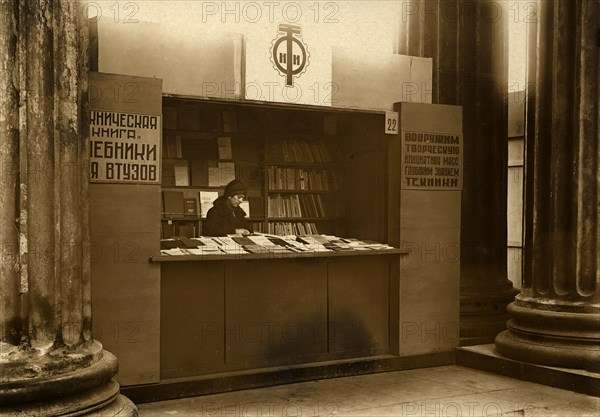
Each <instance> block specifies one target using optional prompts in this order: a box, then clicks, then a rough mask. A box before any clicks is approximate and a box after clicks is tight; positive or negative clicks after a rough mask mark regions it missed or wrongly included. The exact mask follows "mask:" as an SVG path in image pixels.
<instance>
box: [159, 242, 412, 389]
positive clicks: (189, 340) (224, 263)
mask: <svg viewBox="0 0 600 417" xmlns="http://www.w3.org/2000/svg"><path fill="white" fill-rule="evenodd" d="M402 253H404V252H402V251H400V250H398V249H389V250H378V251H375V250H372V251H353V252H349V251H348V252H319V253H283V254H281V253H278V254H239V255H222V256H214V255H197V256H192V255H189V256H157V257H153V258H152V261H153V262H160V264H161V331H160V348H161V349H160V350H161V355H160V357H161V361H160V362H161V367H160V372H161V380H164V379H170V378H180V377H194V376H197V377H201V376H203V375H209V374H214V373H219V372H228V371H239V370H250V369H258V368H266V367H272V366H278V365H290V364H298V363H312V362H319V361H328V360H333V359H342V358H353V357H365V356H375V355H382V354H388V353H390V352H391V350H390V328H394V326H390V324H391V322H393V321H394V320H397V317H398V315H397V312H396V311H393V312H392V311H391V310H392V309H391V308H390V306H391V305H392V306H397V296H398V293H397V291H391V290H390V288H392V287H395V288H397V285H398V284H397V280H398V275H397V271H398V268H397V267H395V266H394V265H397V264H398V263H399V256H401V254H402ZM209 261H210V262H209ZM395 308H397V307H395ZM395 327H396V328H397V326H395Z"/></svg>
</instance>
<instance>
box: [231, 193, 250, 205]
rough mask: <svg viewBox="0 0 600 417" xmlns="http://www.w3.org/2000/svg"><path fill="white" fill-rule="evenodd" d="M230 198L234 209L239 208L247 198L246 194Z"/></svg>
mask: <svg viewBox="0 0 600 417" xmlns="http://www.w3.org/2000/svg"><path fill="white" fill-rule="evenodd" d="M227 198H229V203H230V204H231V205H232V206H233V207H237V206H239V205H240V203H241V202H242V201H244V199H245V198H246V196H245V195H244V194H236V195H232V196H231V197H227Z"/></svg>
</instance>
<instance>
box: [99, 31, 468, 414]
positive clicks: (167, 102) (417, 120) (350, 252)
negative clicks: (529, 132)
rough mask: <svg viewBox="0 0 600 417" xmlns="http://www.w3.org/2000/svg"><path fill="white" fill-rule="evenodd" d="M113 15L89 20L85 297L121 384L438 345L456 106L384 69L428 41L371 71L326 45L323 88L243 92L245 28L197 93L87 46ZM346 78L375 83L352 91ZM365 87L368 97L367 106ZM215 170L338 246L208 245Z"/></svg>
mask: <svg viewBox="0 0 600 417" xmlns="http://www.w3.org/2000/svg"><path fill="white" fill-rule="evenodd" d="M113 29H114V30H117V29H115V27H112V29H111V26H110V25H107V26H106V27H104V28H103V27H98V38H99V45H101V48H100V50H99V52H98V61H97V64H96V65H97V69H98V70H100V71H101V72H93V73H91V74H90V107H91V109H90V110H91V118H90V121H91V123H90V138H91V141H92V143H91V165H92V167H91V172H90V181H91V186H90V194H91V200H90V205H91V235H92V248H91V250H92V252H91V258H92V280H93V290H92V297H93V299H92V301H93V318H94V328H93V330H94V337H95V338H97V339H98V340H100V341H101V342H102V343H103V345H104V346H105V347H106V348H107V349H108V350H110V351H111V352H113V353H115V354H116V355H117V357H118V358H119V361H120V372H119V374H118V376H117V379H118V380H119V382H120V383H121V385H122V386H123V393H124V394H125V395H127V396H128V397H129V398H131V399H132V400H134V401H137V402H141V401H152V400H158V399H167V398H176V397H181V396H189V395H198V394H203V393H210V392H218V391H225V390H231V389H239V388H243V387H255V386H262V385H268V384H276V383H283V382H290V381H300V380H307V379H316V378H324V377H333V376H341V375H353V374H357V373H364V372H380V371H386V370H398V369H408V368H414V367H422V366H433V365H440V364H448V363H452V362H453V360H454V359H453V358H454V355H453V352H452V349H453V348H454V347H455V346H457V345H458V316H459V309H458V306H459V270H460V268H459V259H460V254H459V242H460V238H459V233H460V193H461V191H460V190H461V188H462V134H461V111H460V108H459V107H456V106H442V105H432V104H428V103H419V102H416V101H418V100H416V99H417V98H418V97H417V96H416V95H414V94H411V95H410V96H408V97H407V96H406V95H404V96H403V94H402V87H400V88H397V87H390V85H389V84H388V85H386V82H388V81H389V80H390V78H394V77H395V76H398V74H400V76H406V77H407V78H405V79H404V80H402V79H400V80H398V81H397V82H396V83H394V84H393V85H395V86H397V85H399V86H403V85H405V83H406V82H411V77H412V79H416V78H419V77H421V78H422V79H425V80H427V79H429V82H430V80H431V61H430V60H427V59H422V58H419V59H417V58H411V57H405V56H400V55H396V56H393V57H387V58H386V59H387V64H386V65H387V67H386V65H384V66H383V67H384V68H383V69H382V70H381V71H382V72H383V73H384V74H385V75H386V78H383V79H381V78H377V77H376V76H377V74H371V73H370V72H369V70H368V69H367V68H361V64H360V63H357V62H354V61H353V57H352V56H351V55H348V54H346V53H345V52H344V51H343V50H337V51H335V50H334V51H333V53H332V55H331V61H330V62H331V71H330V73H331V74H332V75H331V77H332V78H331V80H330V82H331V83H332V84H331V85H332V86H336V88H338V89H339V90H337V94H338V96H337V97H336V99H337V100H339V101H336V103H335V105H332V104H331V103H329V105H327V106H325V105H314V104H307V103H298V104H294V103H289V102H287V103H286V102H277V101H275V100H256V99H253V97H248V95H249V94H251V93H250V90H251V85H250V84H251V79H249V78H248V73H247V72H246V70H248V69H249V68H250V67H251V64H250V61H248V51H249V50H251V48H247V47H246V48H245V47H243V46H244V44H243V43H242V47H241V48H240V47H239V42H238V40H236V39H237V38H234V39H233V41H232V42H229V43H228V44H229V48H230V49H229V52H228V53H223V50H222V49H221V54H220V55H219V56H221V57H225V60H226V61H227V60H229V62H230V63H231V66H229V67H228V66H227V65H226V64H225V63H223V64H222V66H221V68H225V69H227V68H231V69H232V70H231V71H230V72H231V73H232V74H234V75H233V76H232V79H236V77H237V78H239V77H242V78H243V76H244V74H245V77H246V78H245V82H244V83H242V84H241V87H240V89H239V91H238V92H237V93H235V88H234V89H231V90H229V91H230V92H231V91H234V97H223V96H221V97H215V96H214V95H213V96H208V97H207V96H206V95H202V94H196V93H197V92H198V87H197V84H194V85H192V86H190V88H189V90H190V94H181V93H173V92H169V91H168V90H169V89H168V88H167V89H166V90H167V91H165V86H167V85H171V86H177V87H172V88H173V89H174V90H177V88H180V87H179V85H181V80H176V81H174V80H173V78H174V77H175V76H176V75H175V74H173V73H172V72H168V71H166V70H165V68H162V67H161V65H162V64H161V63H158V64H156V63H153V62H151V63H150V64H149V65H150V66H152V65H154V68H152V69H151V70H150V71H151V72H153V73H154V74H158V75H162V77H163V78H161V77H158V76H157V77H148V76H147V75H148V74H147V73H148V69H147V68H145V67H144V65H143V64H141V60H140V63H138V65H135V62H137V60H136V57H135V56H134V57H131V56H130V57H128V60H127V64H126V66H125V67H120V66H119V62H121V61H119V59H117V58H119V57H121V58H122V56H121V55H119V51H120V49H119V45H118V42H117V41H115V42H113V43H110V44H109V45H108V46H105V48H108V50H109V51H110V56H111V58H106V59H105V60H104V61H103V57H106V56H108V55H107V52H106V51H104V52H103V50H102V45H103V39H108V38H109V35H110V34H111V30H113ZM103 30H105V31H106V35H103ZM118 30H121V28H118ZM136 30H138V36H147V35H148V33H150V32H149V31H145V30H140V29H136ZM279 30H280V31H281V32H282V33H284V34H285V33H286V32H285V31H286V30H289V28H285V27H282V28H279ZM112 35H114V33H112ZM103 36H107V38H103ZM287 36H291V35H289V34H288V35H287ZM115 39H116V38H115ZM127 39H129V42H133V41H132V40H131V38H130V37H128V38H127ZM146 43H148V42H146ZM220 46H221V47H222V46H223V44H222V43H221V44H220ZM207 47H208V46H207ZM122 48H124V49H123V50H125V49H126V45H125V46H122ZM275 56H277V55H275ZM115 57H117V58H115ZM383 61H385V59H384V60H383ZM161 62H164V61H161ZM236 62H237V63H239V62H242V63H244V62H245V63H246V65H241V67H240V68H237V66H236V65H237V64H236ZM211 65H214V63H213V64H211ZM364 65H366V64H364ZM419 67H420V68H421V69H419V70H418V71H419V72H420V75H418V76H417V75H416V74H412V73H411V71H413V70H414V71H417V69H418V68H419ZM427 67H428V68H429V69H428V71H427V70H423V68H427ZM357 68H358V69H359V71H358V72H357ZM406 68H408V69H406ZM161 71H162V72H161ZM200 72H201V71H200ZM224 72H227V71H224ZM183 73H185V71H183ZM423 73H424V74H425V75H423ZM411 74H412V75H411ZM199 76H200V77H201V76H202V74H200V75H198V73H197V72H195V75H194V77H196V78H194V80H196V81H197V77H199ZM224 77H227V76H224ZM275 77H279V78H282V75H281V74H277V73H276V72H275ZM214 80H215V79H214V78H213V79H207V80H205V81H207V82H208V81H210V82H211V83H215V81H214ZM378 80H379V81H378ZM292 81H293V80H292ZM283 82H287V80H286V79H285V77H283ZM216 84H217V85H220V84H219V83H218V82H217V83H216ZM361 85H363V86H365V85H367V86H369V87H368V88H370V91H371V92H373V94H374V95H372V94H370V95H369V96H368V97H367V98H364V99H362V98H361V95H364V88H365V87H361ZM169 88H171V87H169ZM202 88H204V89H205V88H206V85H204V86H203V87H202ZM285 88H288V87H284V89H283V90H282V91H287V90H286V89H285ZM211 91H213V92H214V91H215V90H214V89H213V90H211ZM205 92H206V90H205ZM288 92H289V91H288ZM228 94H229V93H228ZM407 98H408V99H410V100H406V102H401V101H402V99H407ZM361 100H363V101H364V102H365V103H367V105H365V107H361V106H360V105H361ZM373 100H380V101H381V103H382V105H381V107H380V108H368V103H372V102H373ZM410 101H413V102H410ZM424 101H426V100H424ZM395 102H397V103H396V105H395V106H394V103H395ZM386 107H387V110H386V109H385V108H386ZM233 178H237V179H241V180H242V181H243V182H244V183H245V184H246V186H247V193H246V196H247V201H248V205H247V206H246V212H247V213H248V215H249V217H248V220H249V221H250V222H251V223H252V225H253V229H254V231H257V232H260V233H262V234H263V236H266V235H268V236H279V237H281V238H282V239H283V238H284V237H286V236H287V238H286V239H290V236H293V238H292V239H294V240H295V241H296V242H298V241H299V242H303V240H302V239H303V237H306V236H308V240H307V239H304V243H307V244H308V246H309V247H311V245H310V243H315V242H311V241H310V236H311V235H312V236H316V237H317V238H318V239H320V240H321V241H323V239H329V241H333V242H336V243H338V244H339V247H338V248H336V250H328V251H319V250H314V249H315V246H318V245H312V249H311V250H304V249H302V248H300V249H302V250H300V249H298V250H291V249H288V250H283V249H279V248H270V250H261V251H253V250H250V249H249V248H246V249H244V248H243V247H241V248H240V247H239V246H236V247H235V248H236V249H232V248H231V247H227V243H228V242H225V243H224V242H220V241H216V246H217V247H218V246H219V245H223V246H222V247H220V248H217V250H216V251H213V250H214V249H213V248H211V249H210V250H211V251H212V252H208V246H210V244H208V245H207V242H206V240H202V239H203V238H202V223H203V220H204V216H205V214H206V210H207V208H208V207H210V203H211V202H212V200H213V199H214V198H216V196H217V195H218V194H219V193H222V191H223V188H224V185H225V184H226V183H227V182H228V181H229V180H231V179H233ZM297 237H298V238H297ZM190 242H197V243H198V247H193V245H192V246H190V245H189V243H190ZM317 243H318V242H317ZM186 247H187V248H188V249H193V250H188V249H186ZM328 247H329V248H330V249H331V246H328ZM203 248H204V249H205V250H204V249H203ZM337 249H339V250H337ZM203 250H204V251H203Z"/></svg>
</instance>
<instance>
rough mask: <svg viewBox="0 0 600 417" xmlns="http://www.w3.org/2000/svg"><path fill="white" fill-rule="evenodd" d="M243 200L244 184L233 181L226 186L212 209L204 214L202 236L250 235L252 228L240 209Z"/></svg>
mask: <svg viewBox="0 0 600 417" xmlns="http://www.w3.org/2000/svg"><path fill="white" fill-rule="evenodd" d="M244 198H246V186H245V185H244V183H242V182H241V181H240V180H233V181H231V182H230V183H229V184H227V185H226V186H225V191H224V193H223V195H222V196H220V197H219V198H217V199H216V200H215V201H214V202H213V207H212V208H211V209H210V210H208V213H207V214H206V220H204V221H203V222H202V235H204V236H225V235H228V234H234V233H237V234H243V235H247V234H250V233H251V231H252V226H251V224H250V222H248V220H246V212H245V211H244V210H243V209H242V208H241V207H240V203H241V202H242V201H244Z"/></svg>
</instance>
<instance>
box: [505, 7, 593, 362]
mask: <svg viewBox="0 0 600 417" xmlns="http://www.w3.org/2000/svg"><path fill="white" fill-rule="evenodd" d="M537 7H538V10H539V23H538V25H537V28H535V27H533V28H531V30H530V36H529V42H528V45H529V63H528V76H529V82H528V87H529V88H528V91H527V94H528V98H527V100H528V101H527V135H526V139H525V140H526V158H527V159H526V167H525V168H526V177H525V220H524V222H525V241H524V259H523V261H524V266H523V290H522V293H521V294H520V295H519V296H517V298H516V299H515V301H514V302H513V303H512V304H511V305H510V306H509V308H508V312H509V314H510V316H511V320H510V321H509V322H508V330H507V331H505V332H503V333H501V334H500V335H498V337H497V338H496V342H495V344H496V348H497V350H498V351H499V352H500V353H501V354H504V355H506V356H508V357H511V358H515V359H520V360H523V361H526V362H533V363H540V364H546V365H553V366H561V367H569V368H586V369H590V370H595V371H599V370H600V289H599V284H600V242H599V239H600V228H599V224H598V215H599V210H600V205H599V204H600V201H599V199H598V193H599V190H600V184H599V180H600V126H599V123H600V104H599V102H600V93H599V88H600V71H599V70H598V68H599V64H600V54H599V49H600V39H599V38H598V33H600V2H598V1H597V0H554V1H541V2H538V4H537Z"/></svg>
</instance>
